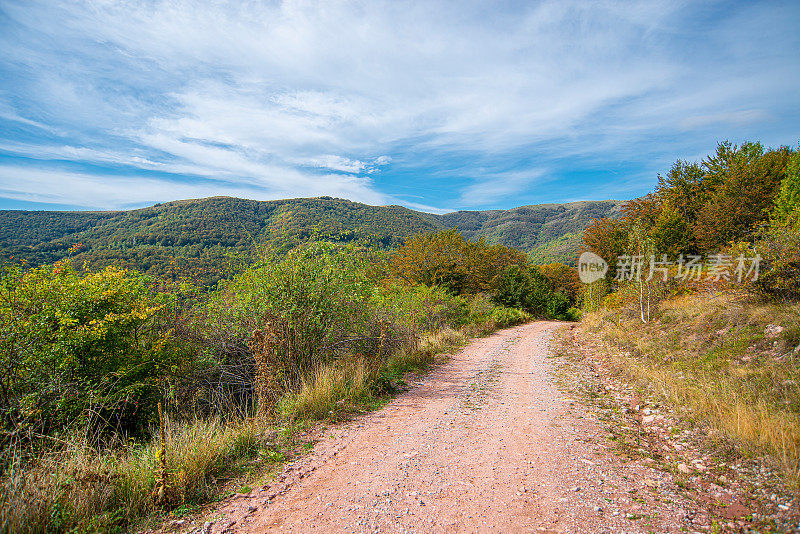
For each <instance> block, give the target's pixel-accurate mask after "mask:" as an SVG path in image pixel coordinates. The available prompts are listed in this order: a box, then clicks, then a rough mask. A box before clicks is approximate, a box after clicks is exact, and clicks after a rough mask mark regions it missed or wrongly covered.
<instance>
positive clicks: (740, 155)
mask: <svg viewBox="0 0 800 534" xmlns="http://www.w3.org/2000/svg"><path fill="white" fill-rule="evenodd" d="M584 242H585V246H586V248H587V249H588V250H590V251H592V252H594V253H596V254H598V255H600V256H601V257H603V258H604V259H605V260H606V261H607V262H608V263H609V273H608V275H607V277H606V279H604V280H599V281H597V282H595V283H593V284H589V285H586V286H584V288H583V290H582V296H581V298H582V302H583V308H584V310H585V312H586V313H585V316H584V326H583V327H584V328H585V329H586V330H587V331H588V332H590V333H593V334H595V335H596V336H597V337H598V338H599V339H601V340H602V341H603V342H604V343H605V344H606V345H607V346H608V347H610V348H612V349H613V350H612V351H611V352H613V353H614V354H615V355H616V357H615V363H616V365H617V367H618V368H619V369H620V370H621V371H623V372H624V373H625V374H626V375H627V376H628V377H630V378H632V379H634V380H637V381H639V382H640V383H641V384H643V385H645V386H647V387H650V388H652V389H653V390H655V391H656V392H658V393H660V394H662V395H663V396H664V397H665V398H667V399H669V400H670V401H672V402H673V403H675V404H677V405H680V406H683V407H686V408H688V409H689V412H690V414H691V416H692V417H694V418H696V419H697V420H703V421H706V422H708V423H710V424H711V425H713V426H716V427H718V428H719V429H721V430H723V431H725V432H726V433H727V435H728V436H730V437H731V438H733V439H734V440H735V441H737V442H738V443H740V444H741V446H742V448H743V449H744V450H749V451H752V452H757V453H768V454H770V455H771V456H772V457H774V458H775V460H776V462H777V463H778V464H779V465H780V466H781V467H782V469H783V471H784V473H786V475H787V477H788V480H789V481H790V482H792V483H794V484H798V483H800V386H798V383H800V319H798V318H799V317H800V304H798V299H800V152H798V150H796V149H795V150H793V149H790V148H788V147H782V148H779V149H773V150H765V149H764V148H763V147H762V146H761V145H759V144H757V143H745V144H744V145H742V146H735V145H732V144H730V143H722V144H720V145H719V147H718V149H717V152H716V153H715V154H713V155H711V156H709V157H707V158H706V159H704V160H703V161H701V162H699V163H689V162H683V161H678V162H677V163H676V164H675V165H674V166H673V167H672V169H670V171H669V173H668V174H667V175H666V176H660V177H659V180H658V186H657V188H656V190H655V191H654V192H653V193H651V194H649V195H647V196H645V197H643V198H641V199H637V200H634V201H631V202H630V203H628V204H627V205H625V206H624V207H623V217H621V218H619V219H615V220H611V219H601V220H596V221H595V222H594V223H593V224H592V225H590V227H589V228H588V229H587V231H586V233H585V236H584ZM621 255H628V256H637V255H638V256H639V257H640V258H642V273H643V274H642V277H641V278H640V279H638V280H637V279H633V280H630V279H629V280H623V279H622V278H624V277H623V276H620V273H619V270H620V269H622V268H624V265H623V264H621V263H618V262H617V258H618V256H621ZM681 255H683V257H684V258H685V257H687V256H688V255H702V256H703V258H704V263H705V267H704V269H706V270H705V271H704V272H703V275H702V276H701V277H698V278H699V279H695V278H692V277H689V278H687V277H681V276H680V271H679V268H680V267H678V266H677V264H679V263H680V260H681ZM741 256H747V257H751V258H753V257H759V258H760V263H759V265H758V275H757V276H753V273H751V275H750V276H745V277H743V279H742V280H741V282H740V281H739V280H738V277H737V276H736V273H735V269H736V268H737V258H738V257H741ZM712 258H713V259H715V260H714V261H716V262H717V266H716V267H713V271H711V273H709V269H710V267H709V263H708V262H709V261H711V259H712ZM721 259H722V260H724V261H725V262H727V263H726V265H725V266H724V268H723V266H721V264H722V262H721V261H720V260H721ZM664 260H666V262H668V263H669V262H671V263H672V264H673V265H672V266H671V267H669V268H668V270H667V272H666V280H665V279H664V278H665V277H664V276H662V273H661V272H659V271H656V275H655V276H653V277H652V278H651V279H649V280H648V279H647V275H648V271H649V268H650V266H652V265H655V262H656V261H662V263H663V262H664ZM751 263H752V262H751ZM659 265H660V264H659ZM709 274H712V276H709Z"/></svg>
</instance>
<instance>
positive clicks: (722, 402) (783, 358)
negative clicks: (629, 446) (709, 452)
mask: <svg viewBox="0 0 800 534" xmlns="http://www.w3.org/2000/svg"><path fill="white" fill-rule="evenodd" d="M584 325H585V327H586V328H587V329H588V330H590V331H593V332H595V333H597V334H599V335H600V337H601V338H602V339H603V340H604V341H605V343H606V344H607V346H609V347H611V348H612V350H611V351H609V354H610V355H611V356H612V360H613V362H614V364H615V365H616V367H617V368H618V369H619V370H621V371H622V372H624V373H625V374H627V375H628V376H629V377H632V378H634V379H637V380H640V381H642V382H644V383H646V384H648V385H649V386H650V387H652V388H653V389H654V390H656V391H657V392H658V393H660V394H661V395H663V396H664V397H666V398H668V399H670V400H671V401H673V402H675V403H676V404H679V405H683V406H687V407H689V408H690V409H691V411H692V412H693V414H694V415H695V416H696V417H698V418H701V419H705V420H707V421H709V422H710V423H712V424H713V425H715V426H717V427H718V428H720V429H722V430H723V431H725V432H726V433H727V434H728V435H729V436H731V437H733V438H734V439H736V440H738V441H739V442H740V443H741V444H742V445H744V446H745V447H749V448H751V449H753V450H756V451H763V452H766V453H769V454H770V455H772V456H773V457H774V458H775V459H776V461H777V462H778V463H779V464H780V465H781V467H782V468H783V470H784V471H785V473H786V474H787V475H788V477H789V479H790V480H792V481H793V482H794V483H800V386H798V383H800V354H799V353H798V351H797V350H795V347H797V346H798V345H800V304H794V305H785V304H783V305H778V304H764V303H754V302H750V301H748V300H746V299H744V298H742V296H741V295H736V294H734V293H716V294H712V295H688V296H683V297H679V298H676V299H672V300H668V301H665V302H663V303H662V312H661V315H660V317H659V318H657V319H656V320H655V321H653V322H652V323H649V324H645V325H643V324H642V323H641V321H637V320H636V319H635V318H633V317H632V316H631V315H630V314H627V313H626V312H625V311H624V310H611V311H608V310H605V311H602V312H597V313H592V314H588V315H587V316H586V318H585V322H584ZM768 325H771V326H768ZM776 327H780V328H782V331H781V332H780V333H777V330H778V328H776ZM770 332H775V333H770ZM620 349H621V350H620Z"/></svg>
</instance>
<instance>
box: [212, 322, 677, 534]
mask: <svg viewBox="0 0 800 534" xmlns="http://www.w3.org/2000/svg"><path fill="white" fill-rule="evenodd" d="M562 327H563V324H560V323H554V322H537V323H532V324H528V325H523V326H519V327H516V328H511V329H507V330H504V331H501V332H498V333H496V334H494V335H492V336H489V337H486V338H483V339H479V340H476V341H474V342H472V343H471V344H470V345H468V346H467V347H466V348H464V349H463V350H462V351H460V352H458V353H457V354H455V355H453V356H452V358H450V359H449V360H448V361H447V363H445V364H443V365H441V366H439V367H438V368H437V369H435V370H434V371H433V372H432V373H430V374H429V375H427V376H426V377H425V378H424V379H423V380H421V382H420V383H419V384H417V385H415V387H413V388H412V389H411V390H410V391H408V392H406V393H404V394H402V395H400V396H398V397H397V398H396V399H394V400H393V401H392V402H391V403H390V404H388V405H387V406H386V407H384V408H383V409H381V410H379V411H376V412H373V413H371V414H368V415H365V416H363V417H361V418H359V419H357V420H355V421H352V422H349V423H346V424H343V425H340V426H336V427H333V428H330V429H328V430H327V431H326V433H325V437H324V438H323V439H322V440H321V441H320V442H319V443H317V444H316V446H315V449H314V451H313V452H312V453H311V454H310V455H308V456H307V457H304V458H303V459H302V460H299V461H298V462H296V463H295V464H294V465H290V466H288V467H287V468H286V470H285V471H284V473H283V474H282V475H280V476H279V477H278V478H277V479H276V481H275V483H274V484H272V485H271V486H268V487H265V488H263V489H260V490H257V491H254V492H253V493H252V494H250V495H248V496H241V497H239V498H234V499H233V500H231V501H230V502H228V503H227V504H226V505H225V506H224V507H223V508H222V509H221V512H222V515H221V516H219V517H218V518H217V519H216V520H215V521H214V523H213V524H210V525H207V529H206V530H208V531H213V532H221V531H227V532H242V533H244V532H326V533H327V532H418V533H426V532H593V533H595V532H649V531H657V532H666V531H670V532H671V531H679V530H680V528H681V525H682V519H683V517H682V511H681V510H680V509H676V508H675V506H670V507H667V506H663V505H661V504H660V503H658V502H655V498H654V496H653V494H652V492H647V491H646V490H647V488H644V487H643V486H642V481H643V480H645V479H646V477H647V476H648V475H649V473H648V469H649V468H648V467H647V466H646V465H640V464H637V463H636V462H623V461H622V460H621V459H620V458H617V457H616V456H615V455H614V454H612V453H611V452H610V451H609V450H608V448H607V447H606V445H605V437H604V433H603V431H602V430H601V429H600V426H599V425H598V424H597V422H596V421H595V420H594V418H593V416H592V415H591V414H589V413H588V412H587V411H586V410H585V409H584V408H583V407H582V405H581V404H580V403H577V402H575V403H573V402H572V401H571V399H569V398H568V397H567V396H566V394H565V393H563V392H561V391H559V389H558V388H557V387H556V385H555V379H554V377H553V373H552V371H553V368H554V360H553V358H552V354H551V353H550V350H549V343H550V340H551V339H552V336H553V335H554V333H555V332H556V330H557V329H559V328H562Z"/></svg>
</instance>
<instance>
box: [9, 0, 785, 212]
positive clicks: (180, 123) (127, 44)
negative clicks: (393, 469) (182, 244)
mask: <svg viewBox="0 0 800 534" xmlns="http://www.w3.org/2000/svg"><path fill="white" fill-rule="evenodd" d="M798 23H800V8H798V7H797V6H796V5H794V4H793V3H791V2H758V3H741V4H737V5H736V6H734V7H733V8H732V7H730V6H729V5H728V4H722V3H717V2H707V3H694V2H693V3H680V2H677V3H676V2H666V1H660V0H651V1H647V0H645V1H639V2H614V1H612V2H603V3H589V2H579V1H577V0H574V1H572V0H567V1H563V0H545V1H541V2H536V3H527V4H526V3H523V4H498V5H495V4H482V3H469V2H466V3H465V2H412V3H396V2H383V1H374V2H356V1H353V2H348V1H345V2H335V3H334V2H325V3H317V2H308V1H302V0H299V1H289V0H286V1H283V2H275V3H253V2H233V1H231V2H215V3H201V2H192V1H189V0H177V1H166V0H148V1H144V2H137V3H129V2H124V3H115V2H91V1H88V0H86V1H78V2H72V3H67V4H53V3H51V2H31V1H27V0H26V1H24V2H22V1H17V0H8V1H6V2H4V3H3V5H2V6H0V124H3V125H4V128H3V133H1V134H0V152H2V153H5V154H6V159H10V160H11V165H7V166H6V167H2V168H0V172H2V173H6V174H5V175H4V176H2V177H0V180H2V181H3V183H4V184H6V186H8V187H6V186H4V187H5V189H6V191H7V192H8V193H7V195H16V196H13V198H20V196H19V195H30V196H31V198H33V197H37V198H39V199H40V200H39V201H42V202H53V203H66V202H67V201H69V202H72V201H73V200H74V201H77V202H78V203H79V204H81V203H84V204H85V205H87V206H89V205H91V206H100V205H103V206H114V205H117V204H114V203H115V202H125V203H126V205H128V204H130V203H131V202H136V201H133V200H130V199H136V198H138V199H140V200H139V202H150V201H153V200H171V199H173V198H177V196H194V197H197V196H203V195H206V194H218V193H219V194H223V193H225V194H231V192H233V194H242V195H249V196H253V197H254V198H255V197H258V198H277V197H278V196H305V195H321V194H329V195H334V196H344V197H347V198H351V199H353V200H359V201H364V202H369V203H401V204H404V205H407V206H412V205H413V206H418V207H419V206H422V207H424V208H425V209H427V210H429V211H435V210H437V209H442V207H443V206H452V207H459V208H460V207H475V206H484V207H485V206H489V205H493V204H500V205H509V204H513V203H523V202H525V201H526V199H531V198H536V199H540V200H547V199H549V200H558V199H559V198H566V197H567V196H568V195H573V194H574V193H573V192H574V190H575V189H578V190H583V191H585V194H586V195H587V196H598V197H603V196H604V195H603V194H602V193H603V191H602V190H601V189H600V187H599V185H598V183H596V182H593V181H592V179H591V178H586V177H587V176H590V175H591V173H592V172H595V171H603V170H607V169H609V168H614V167H615V166H617V165H619V164H620V162H622V163H624V164H625V166H626V168H630V172H631V173H632V175H635V176H636V177H637V179H636V183H638V176H640V175H641V174H642V173H651V174H652V175H653V176H655V172H656V171H659V170H661V171H663V170H664V169H663V167H661V166H662V165H664V164H665V162H667V161H669V159H675V158H677V157H681V156H682V155H683V154H695V153H701V152H703V151H704V150H708V149H710V148H713V144H714V142H716V141H718V140H721V139H724V138H727V137H732V138H734V139H739V138H743V137H751V138H754V137H755V138H759V139H761V140H763V141H764V142H766V143H768V144H770V143H780V142H785V143H793V142H795V141H796V140H795V139H785V138H784V136H786V135H787V133H788V134H791V135H795V136H796V135H798V134H797V132H796V129H795V127H794V125H795V124H796V123H797V122H796V121H797V119H800V108H799V107H798V101H797V99H796V95H797V92H798V89H800V68H798V66H800V65H798V60H797V58H798V57H800V38H799V37H798V34H797V32H796V31H795V28H796V27H797V25H798ZM763 35H770V43H769V46H766V45H764V44H763V39H762V38H763ZM5 126H7V127H5ZM21 158H25V159H26V160H31V159H33V160H36V162H35V165H34V166H33V168H32V169H31V170H29V172H28V173H27V174H26V173H25V172H23V171H24V168H23V167H22V159H21ZM76 166H77V168H76ZM9 169H13V170H12V171H9ZM543 169H546V173H545V171H544V170H543ZM110 170H113V172H110ZM139 172H142V173H143V176H142V177H141V178H136V177H134V176H135V175H136V174H137V173H139ZM8 173H11V174H8ZM47 173H51V174H52V176H54V177H57V178H58V179H55V178H54V179H53V180H50V181H49V182H47V186H48V187H49V188H50V189H48V190H47V192H46V194H44V193H42V190H41V189H40V188H41V187H42V186H43V184H44V180H45V175H46V174H47ZM148 173H160V174H159V175H158V177H157V179H156V178H153V177H152V176H151V175H150V174H148ZM12 175H13V176H14V177H15V179H18V180H21V182H20V183H17V184H13V187H11V184H10V182H9V181H10V180H11V178H10V176H12ZM119 175H125V176H127V178H125V179H114V180H111V179H110V178H109V177H110V176H119ZM92 176H96V179H94V181H92V180H93V178H92ZM148 180H150V181H148ZM153 180H155V182H153ZM73 181H74V182H75V183H77V184H92V183H94V184H100V185H98V187H99V189H97V190H96V192H95V193H92V192H91V190H89V189H87V190H86V191H85V193H86V194H85V196H83V197H80V198H79V197H75V195H74V193H73V189H74V188H73V187H72V182H73ZM575 181H578V182H580V183H579V185H578V187H577V188H576V187H575V184H574V183H572V182H575ZM622 182H624V183H633V182H631V180H630V179H625V178H623V179H622V180H621V183H622ZM137 183H138V184H146V186H147V188H150V190H151V191H152V193H148V195H149V196H147V195H145V196H142V195H141V194H140V190H142V189H144V188H145V187H144V185H137ZM102 184H110V185H109V187H111V188H117V190H118V191H120V193H119V194H118V195H117V194H114V193H113V192H112V191H110V190H109V189H107V188H105V187H106V186H104V185H102ZM87 187H88V185H87ZM626 187H627V186H626ZM644 189H646V185H641V186H633V185H631V186H630V187H627V188H623V190H624V191H629V194H630V195H631V196H633V195H635V194H640V193H642V192H644ZM127 190H130V191H129V192H130V194H128V193H126V192H125V191H127ZM615 190H620V188H619V187H617V188H616V189H615ZM409 191H413V195H409ZM562 192H563V194H562ZM159 195H160V196H159ZM414 196H422V197H423V200H422V202H421V203H419V204H413V203H410V202H407V201H406V200H405V199H408V198H413V197H414ZM73 197H75V198H73ZM8 198H12V196H9V197H8ZM45 198H46V199H50V200H43V199H45ZM81 198H83V200H81ZM119 205H121V204H119ZM437 206H438V208H437Z"/></svg>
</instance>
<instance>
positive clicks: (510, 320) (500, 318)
mask: <svg viewBox="0 0 800 534" xmlns="http://www.w3.org/2000/svg"><path fill="white" fill-rule="evenodd" d="M490 319H491V320H492V321H493V322H494V324H495V325H496V326H497V327H498V328H506V327H509V326H514V325H518V324H521V323H524V322H525V321H530V319H531V315H530V314H529V313H527V312H525V311H523V310H520V309H517V308H503V307H497V308H495V309H494V310H492V314H491V316H490Z"/></svg>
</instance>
